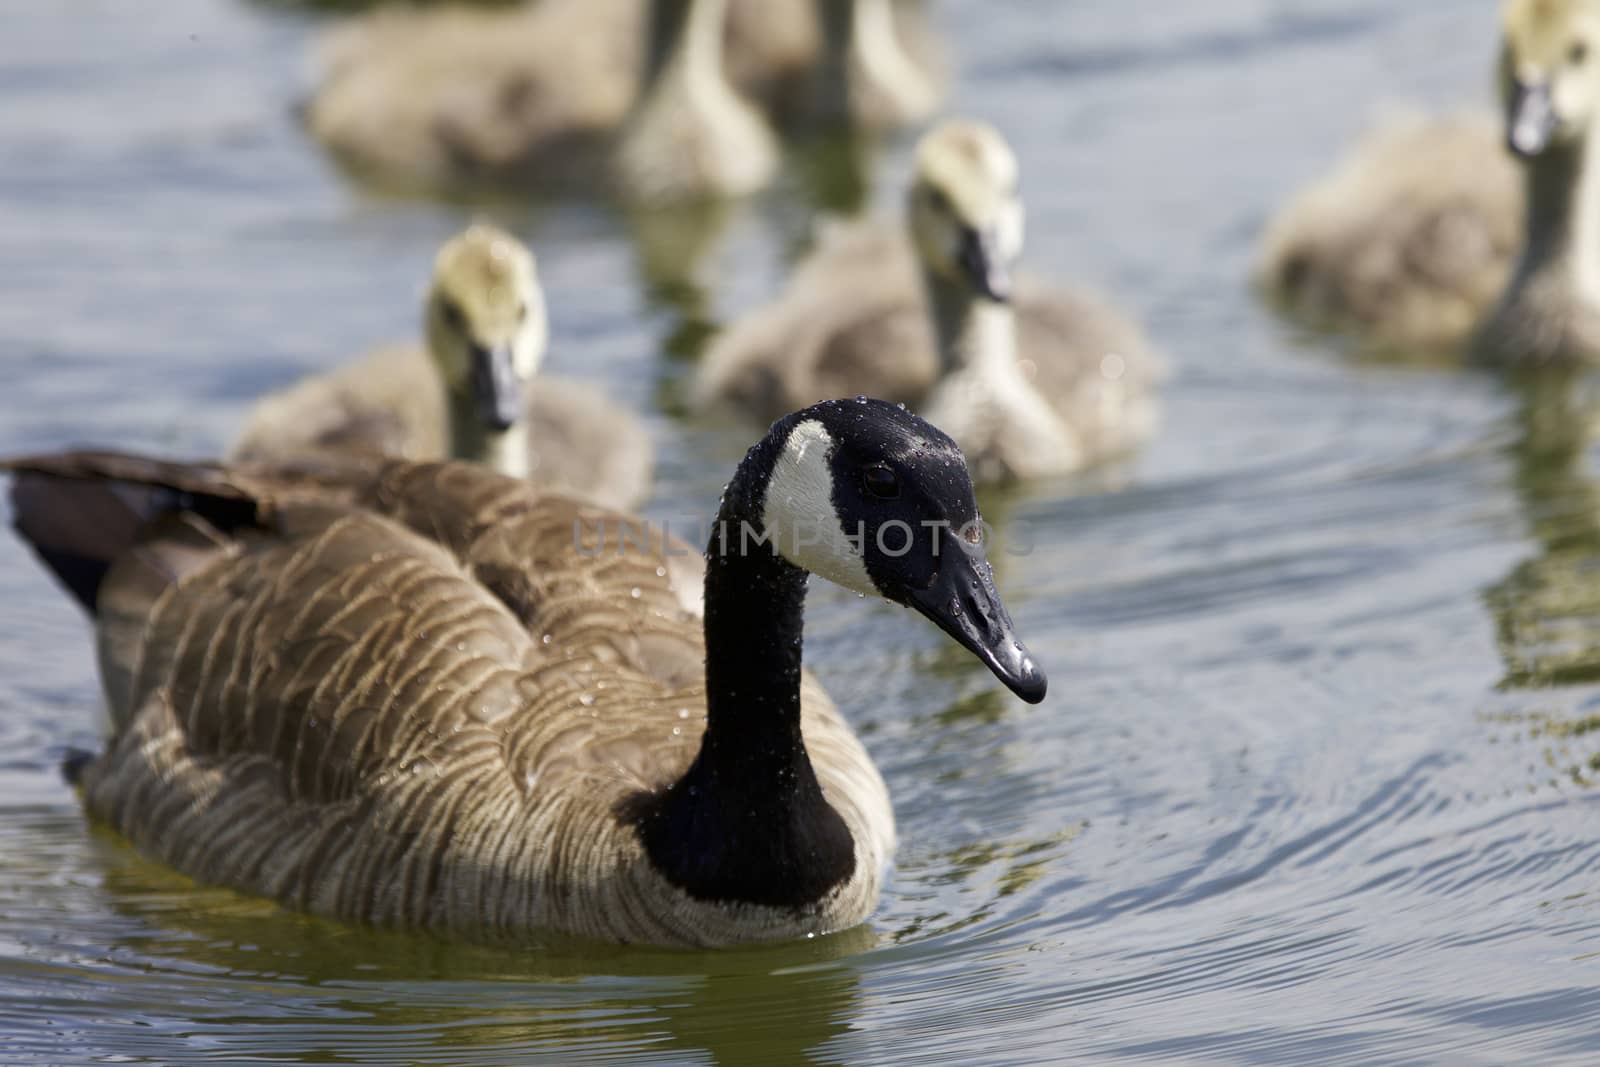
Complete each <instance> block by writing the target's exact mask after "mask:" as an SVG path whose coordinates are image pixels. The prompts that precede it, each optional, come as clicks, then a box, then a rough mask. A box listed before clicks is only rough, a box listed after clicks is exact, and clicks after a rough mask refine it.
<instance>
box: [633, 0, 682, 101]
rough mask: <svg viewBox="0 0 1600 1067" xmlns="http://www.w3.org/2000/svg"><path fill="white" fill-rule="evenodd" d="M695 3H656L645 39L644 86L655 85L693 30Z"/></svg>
mask: <svg viewBox="0 0 1600 1067" xmlns="http://www.w3.org/2000/svg"><path fill="white" fill-rule="evenodd" d="M693 2H694V0H652V2H651V4H650V28H649V31H648V33H647V34H646V37H645V50H644V84H645V85H646V86H650V85H654V84H655V83H656V79H658V78H660V77H661V72H662V71H663V70H664V69H666V66H667V61H668V60H669V59H671V58H672V53H673V50H674V49H676V48H677V47H678V41H679V40H680V39H681V38H682V37H683V35H684V33H685V32H687V30H688V27H689V8H690V7H691V6H692V5H693Z"/></svg>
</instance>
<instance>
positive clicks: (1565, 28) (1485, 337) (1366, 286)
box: [1258, 0, 1600, 365]
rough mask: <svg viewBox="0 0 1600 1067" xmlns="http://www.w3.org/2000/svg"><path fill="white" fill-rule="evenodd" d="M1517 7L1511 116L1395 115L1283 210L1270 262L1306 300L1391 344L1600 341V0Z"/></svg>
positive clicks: (1559, 349)
mask: <svg viewBox="0 0 1600 1067" xmlns="http://www.w3.org/2000/svg"><path fill="white" fill-rule="evenodd" d="M1503 22H1504V31H1503V42H1502V48H1501V57H1500V64H1499V83H1500V95H1501V99H1502V102H1503V107H1504V110H1503V117H1502V122H1501V123H1500V124H1499V126H1498V128H1497V127H1496V126H1494V125H1492V124H1490V123H1480V122H1476V121H1473V120H1469V119H1456V120H1451V121H1446V122H1434V123H1424V122H1419V121H1410V122H1406V123H1402V124H1397V125H1391V126H1389V127H1387V128H1385V129H1384V130H1382V131H1380V132H1379V133H1378V135H1376V136H1375V137H1374V138H1372V139H1371V140H1370V141H1368V142H1367V143H1366V144H1365V145H1363V146H1362V147H1361V148H1360V149H1359V150H1358V151H1357V153H1356V154H1355V155H1354V156H1353V157H1352V158H1351V159H1350V160H1349V161H1347V162H1346V163H1345V164H1344V165H1343V166H1342V167H1341V169H1340V170H1339V171H1338V172H1337V173H1336V174H1335V175H1334V176H1333V177H1332V178H1330V179H1329V180H1327V181H1326V182H1324V183H1322V184H1321V185H1318V186H1316V187H1313V188H1312V189H1311V190H1309V191H1308V192H1307V193H1305V194H1304V195H1302V196H1301V197H1300V198H1299V199H1297V200H1296V201H1295V202H1293V203H1292V204H1291V205H1290V206H1289V208H1288V209H1287V210H1286V211H1285V212H1284V213H1283V214H1282V215H1281V216H1280V217H1279V218H1278V219H1277V220H1276V221H1275V222H1274V223H1273V225H1272V227H1271V228H1270V229H1269V231H1268V233H1267V236H1266V239H1265V242H1264V247H1263V253H1262V258H1261V264H1260V266H1259V268H1258V276H1259V279H1260V281H1261V283H1262V285H1263V286H1264V287H1265V288H1266V289H1267V290H1268V291H1269V292H1270V293H1271V294H1273V295H1274V296H1275V297H1276V298H1277V299H1278V300H1280V301H1281V302H1282V303H1283V304H1284V305H1285V306H1286V307H1288V308H1289V309H1290V310H1291V311H1294V312H1296V313H1298V314H1300V315H1302V316H1304V317H1306V318H1308V319H1310V320H1311V321H1313V322H1316V323H1319V324H1324V325H1329V326H1334V327H1338V328H1344V329H1350V330H1353V331H1355V332H1357V333H1359V334H1360V335H1361V336H1363V337H1364V338H1365V339H1366V341H1367V342H1368V343H1370V344H1371V345H1373V346H1374V347H1376V348H1379V349H1388V350H1401V351H1404V350H1414V351H1424V352H1426V351H1441V350H1442V351H1449V350H1453V349H1460V348H1462V347H1465V348H1466V349H1467V350H1468V351H1469V353H1470V354H1471V355H1472V356H1473V357H1474V358H1476V359H1478V360H1481V361H1483V362H1489V363H1498V364H1505V365H1538V364H1549V363H1573V362H1578V361H1582V360H1592V359H1594V358H1595V357H1596V355H1597V353H1600V331H1597V327H1596V323H1595V321H1594V318H1595V311H1596V308H1600V261H1597V259H1596V257H1597V256H1600V221H1597V220H1600V168H1597V167H1595V166H1593V165H1591V163H1590V159H1589V156H1590V147H1591V145H1592V144H1593V138H1591V136H1590V134H1591V130H1592V128H1593V126H1594V122H1595V119H1596V117H1597V116H1600V55H1596V53H1595V48H1596V45H1597V44H1600V4H1596V3H1595V2H1594V0H1511V2H1510V3H1507V4H1506V5H1505V7H1504V16H1503ZM1519 171H1520V173H1519Z"/></svg>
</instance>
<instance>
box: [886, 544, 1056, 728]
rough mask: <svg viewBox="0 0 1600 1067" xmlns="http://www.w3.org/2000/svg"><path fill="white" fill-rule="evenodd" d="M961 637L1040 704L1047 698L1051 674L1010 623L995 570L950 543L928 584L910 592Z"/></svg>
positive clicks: (925, 611)
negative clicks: (1041, 667) (936, 574)
mask: <svg viewBox="0 0 1600 1067" xmlns="http://www.w3.org/2000/svg"><path fill="white" fill-rule="evenodd" d="M907 599H908V603H909V604H910V606H911V607H913V608H916V609H917V611H919V612H921V613H922V614H923V615H925V616H927V618H929V619H930V620H932V622H933V624H934V625H935V626H937V627H939V629H941V630H943V631H944V632H945V633H947V634H949V635H950V636H951V637H953V638H955V639H956V643H957V644H959V645H960V646H961V647H962V648H965V649H966V650H967V651H968V652H971V653H972V654H973V655H974V656H977V657H978V658H979V659H980V660H982V661H983V664H984V666H986V667H988V668H989V670H991V671H992V672H994V676H995V677H996V678H998V679H1000V680H1001V681H1002V682H1004V683H1005V686H1006V688H1007V689H1009V690H1011V691H1012V692H1013V693H1015V694H1017V696H1019V697H1021V698H1022V699H1023V700H1026V701H1027V702H1028V703H1029V704H1037V703H1039V701H1041V700H1043V699H1044V694H1045V687H1046V685H1047V681H1048V680H1047V679H1046V678H1045V676H1044V671H1042V670H1040V669H1039V665H1038V664H1037V663H1035V662H1034V659H1033V657H1032V656H1031V655H1029V654H1028V650H1027V649H1026V648H1024V647H1023V645H1022V642H1021V641H1019V640H1017V635H1016V633H1015V631H1013V629H1012V627H1011V616H1010V615H1009V614H1007V612H1006V606H1005V605H1004V604H1002V603H1001V602H1000V594H999V593H998V592H996V591H995V587H994V571H993V569H992V568H990V566H989V564H988V561H986V560H984V559H983V557H982V556H981V555H980V556H977V557H976V558H974V556H972V555H969V554H968V553H967V552H966V551H964V550H962V549H959V548H954V547H950V546H947V550H946V551H945V552H943V553H941V554H940V557H939V574H938V576H937V577H936V578H934V580H933V584H932V585H930V586H929V587H928V588H926V589H920V590H914V591H912V593H911V595H910V596H909V597H908V598H907Z"/></svg>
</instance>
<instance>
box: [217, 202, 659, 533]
mask: <svg viewBox="0 0 1600 1067" xmlns="http://www.w3.org/2000/svg"><path fill="white" fill-rule="evenodd" d="M423 315H424V322H425V327H424V330H425V335H426V341H425V343H424V344H422V345H398V346H391V347H388V348H383V349H379V350H378V351H376V352H374V353H372V354H371V355H369V356H367V357H366V358H365V359H363V360H361V361H359V362H357V363H354V364H352V365H350V366H347V367H343V368H340V369H338V370H335V371H332V372H331V373H328V374H323V375H318V376H316V377H313V378H308V379H306V380H305V381H302V382H300V383H299V384H297V385H294V386H291V387H290V388H289V389H287V390H285V391H284V392H281V393H277V394H275V395H273V396H269V397H267V398H266V399H265V400H263V401H262V402H261V403H260V404H259V405H257V407H256V409H255V411H254V412H253V413H252V415H251V417H250V421H249V422H248V423H247V425H246V426H245V430H244V433H243V434H242V435H241V437H240V439H239V441H238V443H237V444H236V445H235V446H234V450H233V453H232V457H233V458H234V459H236V460H240V461H246V462H249V461H261V460H275V459H285V458H289V457H294V456H304V455H308V454H317V453H321V454H366V455H390V456H403V457H407V458H410V459H442V458H444V457H446V456H449V457H452V458H455V459H463V460H470V461H472V462H475V463H482V464H485V465H487V466H489V467H492V468H494V469H495V470H497V471H499V472H500V473H501V474H505V475H509V476H511V477H515V478H526V479H528V480H530V481H531V482H533V484H535V485H537V486H541V487H545V488H565V489H568V490H571V491H573V492H581V493H583V494H584V495H585V496H587V497H588V498H589V499H591V500H594V501H596V502H597V503H602V504H606V505H608V506H612V507H629V506H632V505H634V504H637V503H638V502H640V501H641V500H643V499H644V496H645V494H646V493H647V492H648V491H649V488H650V472H651V467H652V463H653V448H652V446H651V443H650V437H649V434H648V433H647V432H646V431H645V429H644V427H643V426H642V425H641V424H640V423H639V420H638V419H637V418H635V417H634V416H633V415H631V414H629V413H628V412H626V411H624V410H622V409H621V408H619V407H617V406H616V405H615V404H613V403H611V402H610V401H609V400H607V399H606V398H605V396H604V395H602V394H601V393H600V392H599V391H598V390H596V389H594V388H592V387H591V386H588V385H584V384H582V383H579V382H574V381H568V380H563V379H561V378H557V377H553V376H551V375H538V376H537V377H536V376H535V371H537V370H538V367H539V364H540V362H541V361H542V360H543V358H544V351H545V342H546V337H547V324H546V318H545V305H544V293H543V292H542V290H541V289H540V286H539V280H538V276H537V274H536V271H535V267H534V261H533V256H532V254H531V253H530V252H529V251H528V250H527V248H526V247H524V246H523V245H522V243H521V242H519V241H518V240H517V239H516V238H515V237H512V236H511V235H510V234H508V233H506V232H504V231H503V230H500V229H497V228H495V227H492V226H487V225H483V224H481V223H480V224H477V225H474V226H472V227H470V228H468V229H467V230H466V231H464V232H463V233H461V234H459V235H457V236H456V237H455V238H453V239H452V240H450V241H449V242H448V243H447V244H446V245H445V246H444V248H443V249H442V250H440V252H439V256H438V260H437V262H436V264H435V267H434V277H433V285H432V287H431V289H430V291H429V293H428V297H427V302H426V306H425V310H424V313H423Z"/></svg>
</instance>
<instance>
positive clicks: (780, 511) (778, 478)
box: [746, 397, 1046, 703]
mask: <svg viewBox="0 0 1600 1067" xmlns="http://www.w3.org/2000/svg"><path fill="white" fill-rule="evenodd" d="M763 451H765V452H766V453H767V457H766V458H765V459H764V460H762V459H755V458H754V457H757V456H758V455H760V453H762V452H763ZM752 462H755V464H756V466H757V467H758V468H765V469H766V470H767V473H766V476H765V492H764V494H762V496H761V500H760V506H759V512H758V514H759V516H760V522H761V525H762V526H763V527H764V529H765V532H766V534H767V535H768V536H769V537H770V538H771V543H772V545H773V547H774V550H775V551H776V552H777V553H778V554H780V555H781V556H782V557H783V558H784V559H786V560H787V561H788V562H789V563H791V564H793V565H794V566H796V567H798V568H800V569H801V570H804V571H809V572H810V573H812V574H817V575H820V576H822V577H823V578H826V579H828V580H829V581H832V582H835V583H837V584H838V585H842V586H844V587H845V588H847V589H850V590H853V591H855V592H857V593H861V594H862V595H864V596H876V597H882V598H883V599H885V600H889V601H891V602H893V603H896V604H900V605H902V606H905V607H909V608H914V609H916V610H917V611H918V612H919V613H921V614H922V615H924V616H926V617H927V618H928V619H929V620H930V621H932V622H933V623H934V624H935V625H937V626H938V627H939V628H940V629H941V630H943V631H944V632H945V633H947V634H949V635H950V636H951V637H952V638H954V639H955V640H956V641H957V642H958V643H959V644H961V645H962V646H963V647H964V648H966V649H967V650H968V651H969V652H971V653H972V654H973V655H975V656H977V657H978V659H980V660H981V661H982V662H983V663H984V664H985V665H986V666H987V667H988V668H989V669H990V670H991V671H992V672H993V673H994V674H995V676H996V677H997V678H999V679H1000V681H1002V682H1003V683H1005V685H1006V686H1007V687H1008V688H1010V689H1011V690H1012V691H1013V692H1014V693H1016V694H1017V695H1018V696H1020V697H1022V698H1023V699H1024V700H1026V701H1028V702H1030V703H1038V702H1039V701H1040V700H1043V699H1044V695H1045V684H1046V682H1045V676H1044V673H1043V672H1042V671H1041V670H1040V669H1039V667H1038V665H1037V664H1036V663H1035V662H1034V660H1033V658H1032V657H1031V656H1030V655H1029V654H1028V651H1027V649H1026V648H1024V647H1023V645H1022V643H1021V641H1019V640H1018V639H1017V637H1016V635H1015V633H1014V632H1013V629H1012V625H1011V617H1010V615H1009V614H1008V613H1007V612H1006V609H1005V605H1004V604H1002V603H1001V601H1000V596H999V594H998V592H997V591H996V590H995V586H994V572H993V568H992V567H991V566H990V564H989V562H988V560H987V559H986V558H985V555H984V544H983V542H984V538H983V532H984V527H983V521H982V519H981V518H980V517H979V514H978V506H977V502H976V499H975V497H974V495H973V489H972V479H971V476H970V475H969V474H968V472H967V464H966V460H965V459H964V458H963V457H962V454H961V450H960V448H958V447H957V446H956V443H955V442H954V441H953V440H951V439H950V438H949V437H948V436H946V435H945V434H944V433H942V432H941V431H940V430H938V429H937V428H935V427H934V426H933V425H932V424H930V423H928V422H926V421H924V420H922V419H920V418H918V417H917V416H915V415H913V414H911V413H910V412H908V411H906V410H905V409H904V408H903V407H900V406H898V405H895V404H889V403H887V402H885V401H881V400H868V399H866V398H864V397H862V398H857V399H855V400H830V401H825V402H824V403H821V404H817V405H814V406H813V407H809V408H806V409H805V410H803V411H800V412H797V413H795V414H793V415H789V416H787V417H786V418H784V419H782V420H779V422H777V423H776V424H774V426H773V428H772V430H771V432H769V434H768V436H767V438H766V440H765V441H764V442H763V444H762V445H758V446H757V447H756V450H755V451H753V452H752V459H747V461H746V463H747V464H750V463H752Z"/></svg>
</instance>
